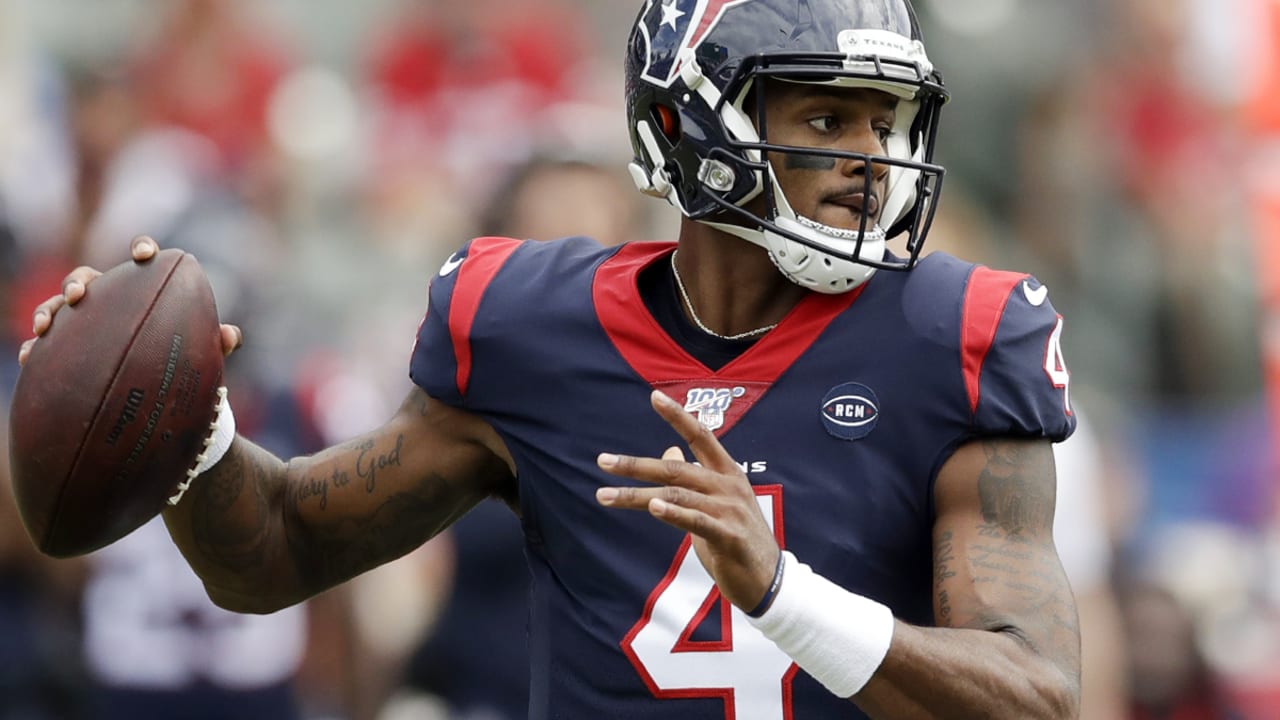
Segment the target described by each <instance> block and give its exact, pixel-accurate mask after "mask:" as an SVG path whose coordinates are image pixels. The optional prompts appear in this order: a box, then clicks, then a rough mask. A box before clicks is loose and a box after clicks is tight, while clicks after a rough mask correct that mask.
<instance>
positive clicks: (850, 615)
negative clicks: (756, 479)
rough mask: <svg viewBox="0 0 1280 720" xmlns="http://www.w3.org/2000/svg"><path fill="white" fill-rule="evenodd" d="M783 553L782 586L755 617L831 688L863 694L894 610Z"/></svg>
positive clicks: (889, 633) (888, 638) (883, 650)
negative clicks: (853, 591) (862, 691)
mask: <svg viewBox="0 0 1280 720" xmlns="http://www.w3.org/2000/svg"><path fill="white" fill-rule="evenodd" d="M782 555H783V559H782V563H783V565H784V567H783V569H782V570H781V582H780V587H779V588H778V590H777V592H776V594H775V595H774V597H773V599H772V602H771V605H770V607H768V608H767V609H766V610H764V611H763V612H762V614H761V615H760V616H759V617H751V616H750V615H748V620H749V622H750V623H751V624H752V625H754V626H755V627H756V629H758V630H760V632H761V633H762V634H764V636H765V637H767V638H769V639H770V640H772V641H773V642H774V643H775V644H776V645H777V646H778V647H779V648H780V649H781V650H782V651H783V652H785V653H787V655H789V656H790V657H791V659H792V660H794V661H795V663H796V664H797V665H799V666H800V668H801V669H802V670H804V671H805V672H807V673H809V674H810V675H812V676H813V678H814V679H815V680H817V681H818V682H820V683H821V684H822V685H823V687H825V688H827V690H829V691H831V692H832V693H834V694H835V695H837V696H839V697H842V698H847V697H851V696H853V695H855V694H857V693H858V692H859V691H860V690H862V688H863V687H864V686H865V685H866V684H867V682H868V681H869V680H870V679H871V676H872V675H874V674H875V671H876V670H877V669H878V668H879V667H880V664H881V663H882V662H884V658H885V656H886V655H887V654H888V652H889V645H890V644H891V643H892V641H893V632H894V624H895V621H894V619H893V612H892V611H891V610H889V608H888V607H887V606H885V605H882V604H881V603H878V602H876V601H875V600H872V599H870V598H868V597H864V596H862V595H858V594H856V593H851V592H849V591H848V590H845V589H844V588H842V587H840V586H838V585H836V584H835V583H833V582H831V581H830V580H827V579H826V578H824V577H822V576H821V575H818V574H817V573H815V572H813V570H812V568H810V567H809V566H808V565H805V564H804V563H802V562H800V561H799V560H796V558H795V556H794V555H792V554H791V553H789V552H785V551H784V552H783V553H782Z"/></svg>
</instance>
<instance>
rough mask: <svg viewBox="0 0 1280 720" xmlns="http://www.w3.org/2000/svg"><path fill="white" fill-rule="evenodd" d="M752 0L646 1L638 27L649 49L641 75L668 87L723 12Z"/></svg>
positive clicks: (722, 15)
mask: <svg viewBox="0 0 1280 720" xmlns="http://www.w3.org/2000/svg"><path fill="white" fill-rule="evenodd" d="M748 2H752V0H649V4H648V6H647V7H646V9H645V12H644V19H643V20H642V21H641V23H640V25H639V30H640V33H641V34H642V35H643V36H644V39H645V44H646V45H647V46H648V48H649V55H648V60H647V61H646V63H645V69H644V72H643V73H642V76H643V77H644V78H645V79H646V80H648V81H649V82H652V83H654V84H656V85H660V86H662V87H671V83H672V82H674V81H675V79H676V76H677V75H678V74H679V72H680V61H681V59H682V56H683V55H684V54H685V52H686V51H688V50H692V49H693V48H696V47H698V44H699V43H701V42H702V41H703V40H704V39H706V37H707V35H708V34H709V33H710V32H711V30H712V29H713V28H715V26H716V24H717V23H719V22H720V20H721V18H723V17H724V14H725V12H726V11H728V10H729V9H730V8H732V7H733V6H735V5H742V4H745V3H748Z"/></svg>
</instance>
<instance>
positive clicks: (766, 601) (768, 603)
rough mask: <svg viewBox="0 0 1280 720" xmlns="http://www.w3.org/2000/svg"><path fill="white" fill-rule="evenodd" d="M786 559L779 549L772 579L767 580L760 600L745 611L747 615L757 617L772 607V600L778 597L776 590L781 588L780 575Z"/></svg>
mask: <svg viewBox="0 0 1280 720" xmlns="http://www.w3.org/2000/svg"><path fill="white" fill-rule="evenodd" d="M786 560H787V558H786V555H784V554H783V553H782V550H781V549H779V550H778V562H777V564H776V566H775V567H774V569H773V579H772V580H770V581H769V587H768V588H766V589H765V591H764V596H763V597H761V598H760V602H758V603H756V606H755V607H754V608H752V609H750V610H748V611H747V617H752V618H759V617H761V616H763V615H764V614H765V613H766V612H769V608H770V607H773V601H774V600H775V599H777V597H778V590H780V589H781V588H782V575H783V571H784V570H786V567H787V563H786Z"/></svg>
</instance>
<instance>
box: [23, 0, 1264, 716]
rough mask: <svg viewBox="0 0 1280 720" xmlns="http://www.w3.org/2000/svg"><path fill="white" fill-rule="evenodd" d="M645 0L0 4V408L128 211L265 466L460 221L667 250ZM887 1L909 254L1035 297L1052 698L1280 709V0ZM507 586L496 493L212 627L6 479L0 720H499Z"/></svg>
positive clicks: (417, 311) (355, 379)
mask: <svg viewBox="0 0 1280 720" xmlns="http://www.w3.org/2000/svg"><path fill="white" fill-rule="evenodd" d="M639 4H640V3H639V0H466V1H465V2H462V1H459V0H364V1H363V2H358V3H357V2H346V1H345V0H255V1H253V2H248V1H244V2H238V1H237V0H163V1H161V0H0V401H2V400H3V399H4V398H5V396H7V394H8V392H9V391H10V389H11V388H12V385H13V381H14V379H15V378H16V376H17V372H18V368H17V363H16V354H17V347H18V345H19V344H20V343H21V342H22V341H23V340H24V339H26V338H27V337H28V336H29V335H30V332H31V309H32V308H33V307H34V306H35V305H36V304H37V303H38V302H39V301H40V300H43V299H44V298H46V297H48V296H49V295H51V294H53V293H55V292H57V291H58V288H59V281H60V279H61V278H62V276H63V275H64V274H65V273H66V272H67V271H69V270H70V269H71V268H72V267H74V266H76V265H79V264H91V265H95V266H97V267H100V268H106V267H109V266H111V265H114V264H116V263H119V262H122V261H124V260H125V259H126V258H127V254H128V244H129V241H130V239H131V238H132V237H133V236H135V235H138V234H149V235H152V236H154V237H156V238H157V239H158V240H160V242H161V244H162V245H164V246H176V247H181V248H183V249H185V250H188V251H190V252H192V253H194V254H195V255H196V256H197V257H198V258H199V259H200V262H201V264H202V265H203V266H204V268H205V269H206V271H207V272H208V274H209V276H210V278H211V280H212V282H213V285H214V288H215V291H216V294H217V299H218V303H219V309H220V313H221V315H222V317H223V319H224V321H227V322H234V323H238V324H239V325H241V326H242V328H243V329H244V332H245V337H246V342H245V346H244V348H243V349H242V350H241V351H239V352H238V353H237V354H236V356H235V358H234V360H233V361H232V362H231V363H230V364H229V368H228V373H229V377H228V385H229V386H230V388H231V396H232V399H233V402H234V404H235V407H236V415H237V419H238V420H239V424H240V428H241V431H242V432H243V433H245V434H246V435H249V436H251V437H253V438H255V439H256V440H257V441H258V442H260V443H261V444H263V445H265V446H267V447H268V448H270V449H272V450H274V451H275V452H277V453H280V454H282V455H284V456H292V455H297V454H303V453H310V452H313V451H315V450H317V449H319V448H321V447H324V446H326V445H328V444H331V443H334V442H337V441H341V440H344V439H347V438H349V437H350V436H352V435H354V434H356V433H359V432H362V431H364V430H367V429H370V428H371V427H373V426H375V425H376V424H378V423H380V422H381V421H382V420H384V419H385V418H387V417H389V416H390V414H391V413H392V412H393V411H394V409H395V408H396V407H397V405H398V403H399V401H400V399H401V398H402V397H403V395H404V393H405V392H406V391H407V390H408V387H409V385H408V383H409V381H408V377H407V372H406V369H407V360H408V358H409V353H410V350H411V344H412V341H413V337H414V330H415V328H416V326H417V323H418V320H419V319H420V317H421V314H422V313H423V311H424V308H425V301H426V289H427V283H428V282H429V280H430V277H431V276H432V274H433V273H434V272H435V270H436V269H437V268H438V267H439V266H440V264H441V262H442V261H443V260H444V259H445V258H446V257H447V256H448V254H449V253H450V252H452V251H453V250H454V249H456V248H457V247H458V246H459V245H460V244H461V243H462V242H464V241H465V240H467V239H468V238H470V237H472V236H475V235H480V234H507V235H515V236H520V237H528V238H534V239H550V238H553V237H557V236H561V235H566V234H592V235H595V236H596V237H597V238H599V239H600V240H601V241H602V242H605V243H611V244H612V243H621V242H626V241H629V240H636V239H673V238H674V235H675V228H676V224H677V223H676V217H675V211H673V210H671V209H670V208H668V207H666V206H665V205H664V204H661V203H659V202H656V201H652V200H647V199H645V198H643V196H641V195H640V194H639V193H636V192H635V191H634V189H633V188H632V187H631V186H630V181H629V180H628V179H627V176H626V173H625V164H626V161H627V160H628V159H629V146H628V142H627V136H626V131H625V126H624V119H623V107H622V84H621V65H622V63H621V58H622V53H623V49H624V47H625V41H626V35H627V31H628V28H629V25H630V23H631V21H632V19H633V17H634V15H635V13H636V11H637V9H638V6H639ZM916 5H917V9H918V11H919V12H920V14H921V19H922V22H923V23H924V25H925V31H926V38H927V40H928V47H929V51H930V54H931V56H932V57H933V59H934V60H935V62H936V63H937V64H938V66H939V67H940V68H941V69H942V72H943V73H944V76H945V78H946V81H947V84H948V86H949V88H950V90H951V92H952V94H953V98H954V99H953V101H952V102H951V103H950V105H949V106H948V107H947V108H946V109H945V110H944V113H943V129H942V133H941V138H940V141H939V143H940V144H939V150H938V156H939V159H940V161H941V162H942V163H943V164H944V165H946V166H947V168H948V175H947V178H946V187H945V191H944V193H943V201H942V204H941V210H940V214H939V218H938V221H937V224H936V227H935V230H934V233H933V234H932V235H931V237H930V241H929V243H928V244H927V245H926V249H929V248H932V249H938V250H947V251H949V252H953V253H955V254H958V255H961V256H964V257H967V258H969V259H973V260H977V261H981V262H984V263H986V264H989V265H992V266H995V267H1000V268H1009V269H1018V270H1025V271H1029V272H1032V273H1034V274H1035V275H1037V276H1038V277H1039V278H1040V279H1041V280H1042V281H1044V282H1045V283H1046V284H1047V285H1048V286H1049V287H1050V288H1051V296H1052V298H1053V301H1054V303H1055V305H1056V306H1057V308H1058V309H1059V310H1060V311H1061V312H1062V313H1063V314H1064V315H1065V317H1066V318H1067V324H1066V330H1065V340H1064V343H1065V349H1066V355H1067V360H1068V362H1069V363H1070V365H1071V369H1072V370H1073V377H1072V384H1071V388H1070V393H1071V399H1072V402H1073V404H1074V405H1075V407H1076V408H1077V409H1078V410H1079V412H1080V414H1081V418H1082V431H1081V432H1080V433H1079V434H1078V436H1077V437H1075V438H1073V440H1071V441H1069V442H1068V443H1067V444H1066V445H1064V446H1063V447H1062V448H1060V455H1059V466H1060V477H1059V481H1060V485H1061V486H1062V487H1061V492H1062V494H1063V497H1062V499H1061V500H1060V518H1059V522H1058V527H1057V535H1058V538H1059V544H1060V546H1061V548H1062V554H1063V558H1064V562H1065V563H1066V564H1067V568H1068V572H1069V574H1070V575H1071V578H1072V582H1073V585H1074V587H1075V590H1076V593H1077V596H1078V598H1079V601H1080V605H1081V615H1082V623H1083V626H1084V635H1085V639H1084V643H1085V656H1086V662H1087V668H1086V686H1085V687H1086V689H1085V693H1086V709H1085V714H1084V717H1085V718H1086V720H1109V719H1111V718H1133V719H1138V718H1141V719H1147V718H1151V719H1155V718H1171V719H1177V720H1199V719H1201V718H1241V719H1245V720H1254V719H1273V718H1280V493H1277V490H1276V488H1277V478H1278V477H1280V472H1278V470H1280V450H1277V448H1278V447H1280V431H1277V426H1276V422H1275V417H1277V413H1278V412H1280V172H1278V171H1277V169H1278V168H1280V3H1277V2H1276V1H1275V0H1075V1H1074V2H1061V1H1060V0H917V1H916ZM3 415H7V413H4V414H3ZM3 482H4V478H3V473H0V484H3ZM526 576H527V573H526V571H525V570H524V567H523V558H522V555H521V548H520V535H519V527H518V523H517V521H516V520H515V519H514V518H513V517H512V516H511V515H510V513H508V512H507V511H506V510H505V508H502V507H500V506H498V504H497V503H496V502H494V503H492V504H491V506H490V505H485V506H482V507H481V508H479V509H478V510H477V511H476V512H475V513H473V514H472V515H471V516H469V517H468V518H466V519H464V521H462V522H461V523H460V524H459V525H458V526H456V527H455V528H454V529H453V530H452V531H451V532H449V533H447V534H446V535H443V536H441V537H440V538H438V539H437V540H434V541H432V542H431V543H428V544H427V545H426V546H424V547H423V548H422V549H421V550H419V551H417V552H415V553H413V554H411V555H410V556H408V557H406V558H404V559H402V560H401V561H398V562H396V563H393V564H391V565H389V566H387V567H385V568H383V569H380V570H379V571H376V572H374V573H371V574H369V575H366V576H364V577H362V578H359V579H358V580H357V581H354V582H352V583H349V584H348V585H345V586H343V587H341V588H339V589H337V590H335V591H332V592H330V593H327V594H325V595H323V596H321V597H319V598H316V599H315V600H313V601H310V602H308V603H307V604H305V605H304V606H301V607H298V608H295V609H291V610H289V611H285V612H282V613H278V614H276V615H272V616H268V617H265V618H260V617H254V618H249V617H243V616H235V615H230V614H227V613H223V612H221V611H219V610H217V609H216V608H213V607H212V606H211V605H209V604H208V602H207V600H205V598H204V596H203V593H202V591H201V588H200V587H199V584H198V582H197V581H196V580H195V579H194V577H193V576H191V575H190V572H189V571H188V570H187V569H186V568H185V565H183V563H182V561H181V559H180V558H179V557H177V556H176V553H175V551H173V550H172V548H171V547H170V546H169V543H168V541H167V540H166V539H165V537H164V532H163V530H162V528H160V527H159V526H158V525H155V524H153V525H149V526H147V527H144V528H143V529H142V530H140V531H139V532H138V533H136V534H135V535H133V536H130V538H128V539H127V540H126V541H123V542H121V543H118V544H117V545H114V546H112V547H110V548H108V549H106V550H104V551H102V552H99V553H96V554H94V555H92V556H90V557H88V558H84V559H82V560H77V561H62V562H54V561H50V560H47V559H44V558H42V557H40V556H38V555H37V554H36V553H35V552H34V550H32V549H31V546H30V543H29V541H28V540H27V538H26V535H25V533H24V531H23V529H22V527H21V524H20V522H19V520H18V519H17V517H16V515H15V510H14V508H13V507H12V504H11V496H10V495H9V493H7V492H0V720H52V719H63V718H68V719H76V718H121V720H124V719H126V718H129V719H133V718H139V717H148V718H208V719H209V720H218V719H220V718H300V719H302V718H305V719H308V720H311V719H321V718H324V719H332V720H398V719H399V718H408V717H412V718H454V719H457V718H465V719H469V720H514V719H515V718H520V717H522V716H523V712H522V709H521V708H522V707H523V697H524V693H525V690H526V684H525V680H524V679H523V674H524V671H523V665H524V662H525V661H524V659H523V658H522V656H521V653H522V647H523V645H522V642H523V621H524V614H523V606H524V600H523V593H524V590H525V584H526V582H527V578H526Z"/></svg>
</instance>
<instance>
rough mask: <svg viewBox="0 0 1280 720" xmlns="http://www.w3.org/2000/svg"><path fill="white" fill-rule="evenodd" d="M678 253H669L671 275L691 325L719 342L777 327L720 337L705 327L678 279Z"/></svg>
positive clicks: (742, 337) (762, 332)
mask: <svg viewBox="0 0 1280 720" xmlns="http://www.w3.org/2000/svg"><path fill="white" fill-rule="evenodd" d="M678 252H679V251H678V250H677V251H676V252H673V253H671V274H672V275H675V277H676V288H677V289H679V290H680V297H681V298H683V299H684V304H685V307H687V308H689V317H691V318H693V324H694V325H697V326H698V329H699V330H701V331H702V332H704V333H706V334H708V335H710V336H712V337H718V338H720V339H721V340H746V339H747V338H753V337H756V336H757V335H763V334H765V333H767V332H769V331H770V330H772V329H774V328H776V327H778V323H772V324H769V325H765V326H764V327H762V328H756V329H755V330H748V331H746V332H741V333H738V334H737V335H721V334H720V333H718V332H716V331H715V330H712V329H711V328H709V327H707V326H706V323H704V322H702V318H700V317H698V312H697V311H696V310H694V309H693V301H692V300H690V299H689V291H687V290H685V289H684V281H683V280H681V279H680V271H679V270H677V269H676V254H677V253H678Z"/></svg>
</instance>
